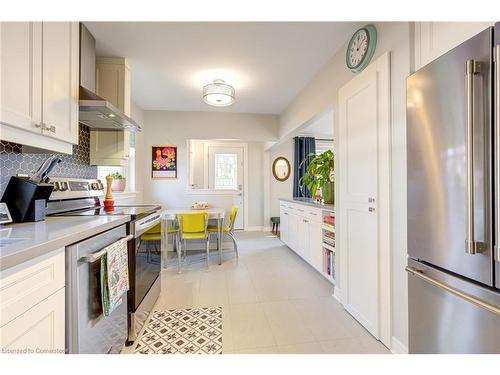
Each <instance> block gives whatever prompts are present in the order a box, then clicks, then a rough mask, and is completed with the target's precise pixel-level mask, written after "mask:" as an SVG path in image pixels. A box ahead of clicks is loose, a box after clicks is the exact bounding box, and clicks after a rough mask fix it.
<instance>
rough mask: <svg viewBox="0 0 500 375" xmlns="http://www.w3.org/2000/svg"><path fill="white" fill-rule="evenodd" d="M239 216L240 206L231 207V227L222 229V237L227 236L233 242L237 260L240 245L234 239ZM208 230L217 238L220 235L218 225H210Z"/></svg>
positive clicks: (227, 226) (225, 226) (226, 226)
mask: <svg viewBox="0 0 500 375" xmlns="http://www.w3.org/2000/svg"><path fill="white" fill-rule="evenodd" d="M237 214H238V206H233V207H231V214H230V215H229V225H224V227H223V228H222V236H224V235H225V234H227V235H228V236H229V237H230V238H231V239H232V240H233V244H234V252H235V253H236V258H238V245H237V243H236V239H235V238H234V222H235V221H236V215H237ZM207 229H208V232H209V233H210V234H215V235H216V236H218V235H219V227H218V226H217V225H209V226H208V228H207Z"/></svg>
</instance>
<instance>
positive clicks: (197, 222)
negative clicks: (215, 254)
mask: <svg viewBox="0 0 500 375" xmlns="http://www.w3.org/2000/svg"><path fill="white" fill-rule="evenodd" d="M177 220H178V221H179V229H180V232H181V233H200V232H206V231H207V226H208V214H207V213H206V212H200V213H198V212H193V213H184V214H177Z"/></svg>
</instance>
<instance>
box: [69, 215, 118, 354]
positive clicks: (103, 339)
mask: <svg viewBox="0 0 500 375" xmlns="http://www.w3.org/2000/svg"><path fill="white" fill-rule="evenodd" d="M126 236H127V234H126V226H125V225H121V226H119V227H116V228H114V229H111V230H109V231H107V232H104V233H101V234H98V235H96V236H94V237H91V238H89V239H86V240H84V241H82V242H79V243H76V244H74V245H71V246H68V247H67V248H66V350H67V351H68V352H69V353H72V354H76V353H86V354H107V353H119V352H120V350H121V349H122V347H123V345H124V344H125V342H126V339H127V312H128V309H127V296H126V295H125V294H124V295H123V296H122V303H121V304H120V305H119V306H118V307H117V308H116V309H115V310H114V311H113V312H112V313H111V315H110V316H109V317H107V318H104V316H103V313H102V304H101V284H100V264H101V263H100V261H99V260H100V255H101V250H102V249H104V248H105V247H106V246H108V245H111V244H112V243H114V242H116V241H118V240H120V239H122V238H124V237H126Z"/></svg>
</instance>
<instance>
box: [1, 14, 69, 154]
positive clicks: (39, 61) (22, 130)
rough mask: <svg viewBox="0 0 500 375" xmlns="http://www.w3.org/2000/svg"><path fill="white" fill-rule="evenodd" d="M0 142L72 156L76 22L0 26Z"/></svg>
mask: <svg viewBox="0 0 500 375" xmlns="http://www.w3.org/2000/svg"><path fill="white" fill-rule="evenodd" d="M0 61H1V63H0V132H1V139H3V140H7V141H10V142H16V143H21V144H24V145H27V146H32V147H37V148H42V149H47V150H52V151H57V152H63V153H71V152H72V145H73V144H77V143H78V111H79V110H78V90H79V24H78V22H0Z"/></svg>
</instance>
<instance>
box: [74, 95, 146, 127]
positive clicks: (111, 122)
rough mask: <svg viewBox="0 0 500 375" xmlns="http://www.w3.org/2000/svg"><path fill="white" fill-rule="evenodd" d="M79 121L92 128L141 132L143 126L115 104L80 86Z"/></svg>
mask: <svg viewBox="0 0 500 375" xmlns="http://www.w3.org/2000/svg"><path fill="white" fill-rule="evenodd" d="M79 121H80V122H81V123H82V124H84V125H87V126H88V127H89V128H92V129H99V130H129V131H132V132H140V131H141V130H142V129H141V126H140V125H139V124H138V123H137V122H135V121H134V120H133V119H131V118H130V117H128V116H127V115H125V114H124V113H123V112H121V111H120V110H119V109H118V108H116V107H115V106H114V105H113V104H111V103H110V102H108V101H107V100H105V99H103V98H101V97H100V96H98V95H97V94H94V93H93V92H92V91H90V90H87V89H86V88H85V87H83V86H80V117H79Z"/></svg>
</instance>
